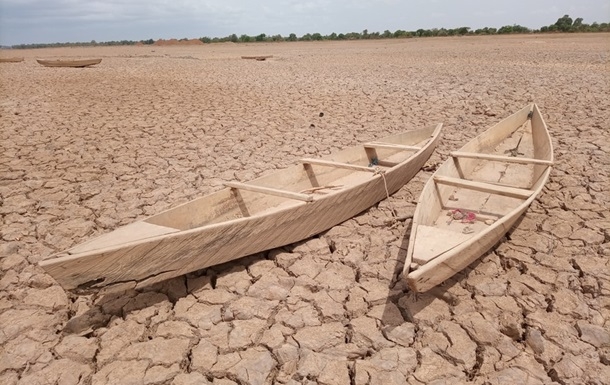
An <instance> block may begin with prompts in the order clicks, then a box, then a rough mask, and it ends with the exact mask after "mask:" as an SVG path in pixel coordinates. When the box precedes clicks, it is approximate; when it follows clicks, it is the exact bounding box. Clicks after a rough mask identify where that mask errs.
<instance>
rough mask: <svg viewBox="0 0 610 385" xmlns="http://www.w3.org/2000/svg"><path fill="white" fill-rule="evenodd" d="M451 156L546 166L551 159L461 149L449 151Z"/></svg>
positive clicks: (551, 162) (551, 163) (550, 163)
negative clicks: (463, 150)
mask: <svg viewBox="0 0 610 385" xmlns="http://www.w3.org/2000/svg"><path fill="white" fill-rule="evenodd" d="M449 155H451V156H452V157H453V158H471V159H483V160H491V161H497V162H506V163H519V164H542V165H547V166H552V165H553V161H552V160H544V159H533V158H519V157H514V156H503V155H492V154H481V153H477V152H462V151H453V152H451V153H449Z"/></svg>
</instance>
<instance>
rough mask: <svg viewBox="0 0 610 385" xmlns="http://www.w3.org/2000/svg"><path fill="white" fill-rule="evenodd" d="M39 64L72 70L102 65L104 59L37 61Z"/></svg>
mask: <svg viewBox="0 0 610 385" xmlns="http://www.w3.org/2000/svg"><path fill="white" fill-rule="evenodd" d="M36 61H37V62H38V64H40V65H43V66H45V67H71V68H84V67H90V66H93V65H96V64H100V63H101V62H102V59H88V60H39V59H37V60H36Z"/></svg>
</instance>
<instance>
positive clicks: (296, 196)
mask: <svg viewBox="0 0 610 385" xmlns="http://www.w3.org/2000/svg"><path fill="white" fill-rule="evenodd" d="M224 185H225V186H227V187H230V188H234V189H241V190H247V191H253V192H258V193H261V194H268V195H275V196H279V197H282V198H289V199H296V200H300V201H304V202H311V201H313V196H311V195H307V194H301V193H296V192H292V191H286V190H278V189H275V188H270V187H263V186H255V185H251V184H245V183H239V182H225V183H224Z"/></svg>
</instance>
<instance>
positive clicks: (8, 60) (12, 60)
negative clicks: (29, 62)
mask: <svg viewBox="0 0 610 385" xmlns="http://www.w3.org/2000/svg"><path fill="white" fill-rule="evenodd" d="M23 60H24V59H23V58H22V57H4V58H0V63H21V62H22V61H23Z"/></svg>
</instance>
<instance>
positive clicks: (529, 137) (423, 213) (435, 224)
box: [403, 104, 553, 292]
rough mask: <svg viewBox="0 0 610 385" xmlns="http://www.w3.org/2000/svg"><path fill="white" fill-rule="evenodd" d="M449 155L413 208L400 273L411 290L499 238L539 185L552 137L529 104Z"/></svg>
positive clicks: (439, 278)
mask: <svg viewBox="0 0 610 385" xmlns="http://www.w3.org/2000/svg"><path fill="white" fill-rule="evenodd" d="M449 155H450V156H449V158H448V159H447V160H446V161H445V162H444V163H443V164H442V165H441V166H440V167H439V168H438V169H437V170H436V172H435V173H434V174H433V176H432V177H431V178H430V179H429V180H428V182H427V183H426V185H425V186H424V189H423V190H422V193H421V196H420V198H419V201H418V204H417V208H416V209H415V213H414V216H413V223H412V227H411V234H410V238H409V246H408V249H407V257H406V262H405V267H404V271H403V278H406V281H407V283H408V285H409V287H410V288H411V289H412V290H413V291H416V292H423V291H426V290H428V289H430V288H432V287H434V286H436V285H438V284H440V283H442V282H443V281H445V280H447V279H448V278H450V277H451V276H453V275H454V274H456V273H457V272H459V271H461V270H462V269H464V268H465V267H466V266H468V265H469V264H470V263H472V262H474V261H475V260H477V259H478V258H479V257H480V256H481V255H482V254H483V253H485V252H486V251H488V250H489V249H491V248H492V247H493V246H494V245H495V244H496V243H498V242H499V241H500V240H501V239H502V237H503V236H504V235H505V234H506V233H507V232H508V230H509V229H510V228H511V227H512V226H513V224H514V223H515V221H517V219H519V217H520V216H521V215H522V214H523V213H524V212H525V211H526V209H527V208H528V206H529V205H530V204H531V203H532V201H533V200H534V199H535V198H536V196H537V195H538V194H539V193H540V191H541V190H542V188H543V187H544V184H545V183H546V181H547V179H548V177H549V174H550V172H551V166H552V164H553V145H552V143H551V137H550V135H549V132H548V130H547V127H546V124H545V122H544V119H543V118H542V115H541V114H540V110H539V109H538V107H537V106H536V105H535V104H531V105H529V106H527V107H525V108H523V109H522V110H520V111H519V112H517V113H515V114H513V115H511V116H509V117H508V118H506V119H504V120H502V121H501V122H500V123H498V124H496V125H495V126H493V127H491V128H490V129H488V130H487V131H485V132H484V133H482V134H481V135H479V136H477V137H476V138H474V139H473V140H471V141H470V142H468V143H467V144H466V145H465V146H464V147H462V149H460V150H459V151H455V152H451V153H450V154H449Z"/></svg>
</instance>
